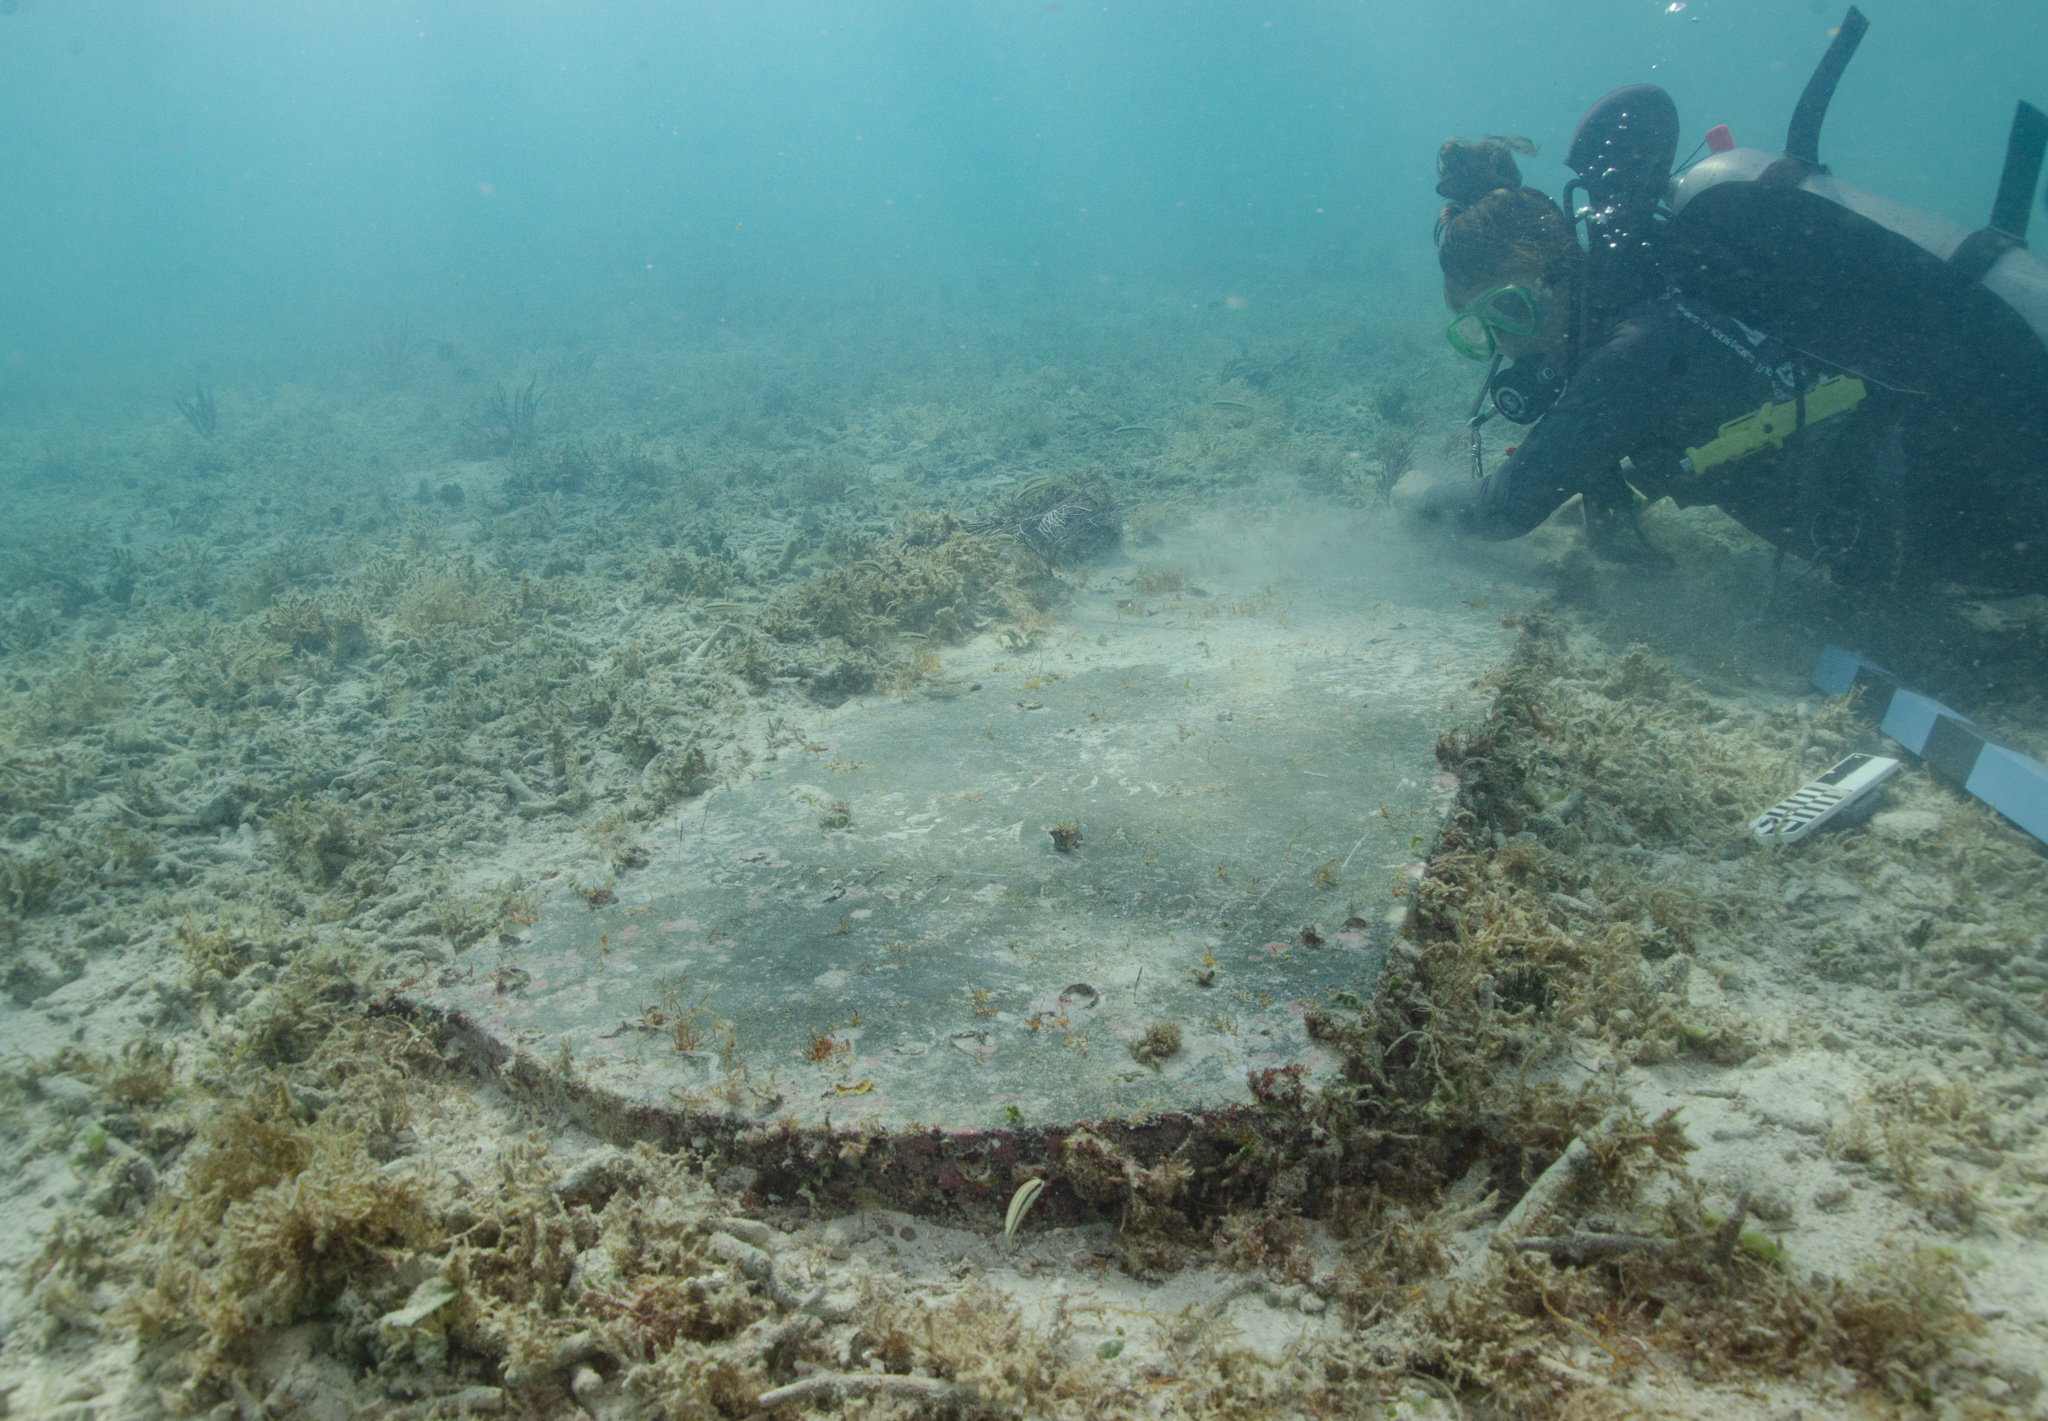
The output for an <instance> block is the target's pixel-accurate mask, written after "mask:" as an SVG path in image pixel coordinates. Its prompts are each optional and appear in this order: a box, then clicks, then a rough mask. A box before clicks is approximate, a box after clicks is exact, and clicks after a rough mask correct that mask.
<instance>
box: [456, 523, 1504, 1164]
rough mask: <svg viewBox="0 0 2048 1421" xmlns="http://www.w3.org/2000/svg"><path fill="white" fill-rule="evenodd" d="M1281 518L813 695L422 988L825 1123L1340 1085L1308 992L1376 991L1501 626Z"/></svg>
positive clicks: (621, 1079)
mask: <svg viewBox="0 0 2048 1421" xmlns="http://www.w3.org/2000/svg"><path fill="white" fill-rule="evenodd" d="M1276 537H1277V535H1275V534H1270V533H1266V534H1261V533H1256V532H1245V531H1241V530H1231V531H1224V530H1214V531H1212V533H1211V536H1210V537H1209V538H1208V539H1206V540H1204V541H1202V542H1201V543H1199V544H1195V545H1191V546H1190V550H1189V562H1188V565H1187V567H1186V570H1185V571H1179V570H1174V569H1173V568H1171V567H1169V568H1167V569H1166V570H1161V569H1160V568H1159V567H1150V568H1140V567H1134V566H1132V565H1124V566H1121V567H1113V568H1110V569H1108V570H1107V571H1103V572H1098V573H1097V574H1096V575H1095V576H1094V578H1092V579H1091V582H1090V584H1089V586H1088V587H1087V588H1086V589H1085V590H1083V591H1082V592H1081V593H1079V594H1078V595H1077V596H1076V598H1075V599H1074V602H1073V604H1072V606H1071V607H1070V608H1068V609H1067V612H1066V618H1065V620H1064V621H1063V622H1062V623H1061V624H1060V626H1059V627H1057V628H1056V629H1055V630H1054V631H1052V632H1050V633H1048V634H1046V635H1045V636H1044V637H1042V638H1041V639H1040V640H1039V641H1038V642H1037V643H1036V644H1034V645H1032V646H1030V647H1028V648H1024V649H1021V650H1017V649H1004V648H998V647H994V646H991V645H990V644H989V643H988V642H982V643H979V644H977V646H976V647H974V648H967V649H964V650H960V651H956V652H953V653H950V654H948V656H947V658H946V675H947V676H948V677H949V678H951V680H950V682H949V683H948V685H947V687H946V688H945V689H944V690H943V691H942V693H941V694H938V695H921V696H920V697H918V698H917V699H912V700H886V699H876V700H867V701H862V702H856V703H849V704H847V705H845V706H843V707H840V708H839V709H837V710H835V711H831V712H820V713H819V714H818V715H817V717H816V718H815V720H814V721H813V722H812V723H810V724H808V725H806V726H805V727H803V730H802V732H801V733H802V739H803V742H804V747H805V748H803V749H792V748H785V749H782V750H781V751H780V752H779V754H778V756H777V758H775V759H773V760H769V761H766V762H759V763H756V764H755V765H753V766H751V767H750V774H751V775H752V776H753V777H752V778H750V779H748V780H747V781H746V782H744V783H742V784H740V785H738V786H737V787H733V788H724V789H719V790H716V791H714V792H712V793H711V794H710V795H708V796H706V797H705V798H704V799H702V800H699V801H695V802H693V803H691V804H690V805H688V806H687V807H686V808H685V809H684V811H683V813H682V815H681V818H680V821H679V822H678V823H675V824H673V825H672V826H670V827H669V828H666V829H663V830H661V831H659V832H655V833H650V834H649V835H648V836H647V839H646V843H647V845H648V847H649V848H650V849H651V850H653V852H654V855H655V857H654V860H653V862H652V863H650V864H649V865H648V866H646V867H644V868H641V869H638V870H635V871H632V872H629V873H625V874H622V875H620V876H619V877H618V879H617V880H616V881H615V882H613V883H611V884H610V885H609V886H608V888H607V890H606V892H603V893H598V894H596V895H595V897H594V899H593V897H591V896H590V895H589V892H588V891H589V890H591V889H594V888H599V887H601V886H602V885H596V884H581V885H571V884H568V883H565V882H561V881H559V880H557V881H555V882H552V883H550V884H549V885H548V892H547V895H546V896H545V897H544V899H543V901H542V904H541V907H540V911H539V916H538V918H537V919H536V921H534V922H533V923H532V924H531V925H530V927H528V928H526V929H525V930H524V932H523V934H522V936H523V939H524V940H522V941H519V942H517V943H516V944H509V943H504V944H500V945H498V946H483V947H478V948H474V949H472V950H471V951H470V952H469V953H468V954H467V955H466V956H465V957H464V958H463V959H462V960H461V962H460V963H459V964H458V965H457V966H456V967H454V968H452V969H450V970H449V971H448V972H446V973H444V974H443V976H442V978H441V980H440V983H439V984H438V985H436V986H433V987H430V988H426V989H424V990H422V991H420V992H418V993H417V994H416V995H417V998H418V1000H420V1001H421V1002H422V1004H424V1005H428V1006H431V1007H435V1008H438V1009H441V1010H445V1011H451V1012H455V1013H459V1014H461V1015H462V1016H463V1017H465V1018H467V1019H468V1020H469V1022H471V1023H472V1024H473V1025H474V1026H475V1027H476V1028H478V1029H480V1030H482V1031H483V1032H485V1033H487V1034H488V1036H489V1037H491V1038H492V1039H493V1040H494V1041H495V1042H497V1043H498V1044H499V1045H500V1046H501V1047H503V1048H504V1049H506V1050H508V1051H511V1052H514V1053H524V1054H526V1055H528V1056H530V1057H532V1058H534V1059H535V1060H536V1061H537V1062H539V1063H541V1064H543V1065H546V1064H556V1065H561V1066H566V1068H567V1069H568V1070H570V1071H572V1072H573V1073H574V1075H575V1076H576V1077H577V1078H578V1079H579V1080H580V1081H581V1082H582V1083H583V1084H584V1085H586V1086H587V1087H589V1088H592V1089H594V1090H597V1091H599V1092H602V1093H604V1094H605V1095H608V1096H611V1097H615V1098H616V1099H617V1101H618V1102H619V1103H620V1104H623V1105H626V1106H628V1107H631V1108H633V1109H636V1110H643V1111H644V1110H653V1111H655V1112H657V1113H659V1114H667V1115H678V1116H688V1115H696V1114H700V1113H701V1114H705V1115H720V1116H731V1115H733V1114H739V1115H742V1116H748V1117H756V1118H760V1117H769V1116H794V1117H795V1119H796V1120H797V1121H798V1122H799V1123H800V1124H802V1125H804V1126H806V1127H812V1126H817V1125H821V1124H829V1125H832V1126H852V1125H854V1124H856V1123H859V1124H864V1125H874V1126H878V1127H880V1128H882V1129H886V1130H890V1131H898V1130H903V1129H906V1128H909V1127H911V1126H914V1125H915V1126H924V1127H940V1128H944V1129H948V1130H971V1131H987V1130H996V1129H1003V1128H1015V1127H1025V1126H1044V1125H1054V1124H1064V1123H1073V1122H1081V1121H1088V1120H1096V1119H1103V1118H1123V1119H1130V1120H1138V1119H1143V1118H1147V1117H1156V1116H1158V1115H1161V1114H1165V1113H1169V1112H1197V1113H1198V1112H1201V1111H1203V1110H1205V1109H1210V1108H1214V1107H1219V1106H1229V1105H1235V1104H1242V1103H1244V1102H1246V1101H1248V1100H1249V1099H1250V1094H1249V1092H1248V1090H1247V1086H1246V1077H1247V1073H1248V1072H1259V1071H1263V1070H1268V1069H1279V1068H1285V1067H1287V1066H1290V1065H1293V1064H1296V1063H1300V1064H1302V1065H1303V1066H1304V1068H1305V1069H1307V1070H1308V1071H1309V1072H1311V1073H1315V1074H1319V1073H1320V1072H1321V1071H1323V1070H1325V1069H1327V1068H1328V1067H1329V1066H1330V1065H1332V1064H1334V1063H1333V1062H1331V1061H1329V1060H1325V1059H1322V1057H1323V1056H1324V1055H1325V1054H1326V1053H1324V1052H1323V1051H1322V1048H1320V1047H1318V1046H1317V1045H1315V1044H1314V1043H1313V1042H1311V1041H1310V1040H1309V1038H1308V1035H1307V1033H1306V1031H1305V1029H1304V1026H1303V1019H1304V1014H1305V1013H1306V1011H1307V1010H1308V1009H1309V1008H1310V1007H1312V1006H1314V1005H1316V1004H1317V1003H1319V1002H1321V1001H1324V1000H1327V998H1328V997H1329V995H1330V994H1331V993H1335V992H1352V993H1356V994H1359V995H1367V994H1369V993H1370V992H1371V991H1372V989H1373V987H1374V985H1375V983H1376V981H1377V977H1378V973H1379V970H1380V966H1381V963H1382V961H1383V960H1384V955H1385V938H1386V936H1387V934H1388V933H1389V932H1390V931H1391V930H1392V927H1393V925H1395V924H1397V923H1398V922H1399V920H1400V916H1401V914H1402V911H1403V909H1404V907H1405V900H1404V899H1403V898H1402V896H1401V892H1402V890H1403V888H1404V887H1405V886H1406V884H1408V883H1409V882H1412V880H1413V876H1414V875H1415V873H1416V871H1417V870H1418V869H1419V855H1420V854H1421V852H1422V851H1423V850H1424V849H1426V847H1427V845H1428V843H1429V842H1430V840H1431V839H1432V838H1433V837H1434V835H1435V833H1436V830H1437V827H1438V826H1439V824H1440V823H1441V820H1442V816H1443V814H1444V812H1445V811H1446V809H1447V807H1448V805H1449V803H1450V799H1451V797H1452V795H1453V794H1454V792H1455V788H1456V786H1455V782H1454V781H1452V780H1451V779H1450V777H1448V776H1445V775H1443V774H1441V773H1440V772H1439V770H1438V767H1437V764H1436V762H1435V757H1434V753H1433V752H1434V747H1435V744H1436V740H1437V736H1438V735H1439V733H1440V732H1441V731H1442V730H1443V728H1444V727H1445V726H1446V725H1448V724H1452V723H1455V722H1457V721H1458V720H1460V719H1465V718H1470V717H1472V716H1474V715H1476V714H1479V713H1481V712H1482V711H1483V705H1484V702H1483V697H1482V695H1481V694H1480V693H1477V692H1475V690H1474V687H1473V682H1474V679H1475V677H1477V676H1478V675H1479V674H1480V673H1482V672H1483V671H1484V670H1485V669H1486V668H1487V667H1489V666H1491V665H1493V664H1495V663H1497V662H1498V661H1499V660H1500V659H1501V658H1502V656H1503V655H1504V654H1505V653H1506V651H1507V649H1508V647H1509V645H1510V642H1509V637H1510V633H1508V632H1506V631H1505V630H1503V628H1502V626H1501V624H1500V617H1501V613H1500V609H1499V608H1497V607H1495V606H1493V605H1492V599H1491V598H1490V597H1488V596H1483V595H1482V596H1473V595H1472V593H1473V591H1474V590H1475V589H1474V588H1471V587H1461V586H1459V585H1458V583H1457V581H1456V574H1455V572H1445V571H1443V570H1441V569H1439V570H1437V571H1435V572H1432V573H1427V574H1418V573H1417V572H1416V571H1415V570H1414V568H1413V567H1412V566H1407V567H1404V566H1403V565H1402V563H1401V561H1400V560H1399V559H1397V558H1395V557H1394V556H1393V553H1392V550H1391V548H1390V547H1389V546H1388V545H1387V544H1386V543H1385V541H1384V540H1385V539H1386V537H1387V535H1385V534H1383V533H1382V534H1377V535H1375V534H1374V533H1373V532H1372V531H1371V530H1370V529H1367V530H1366V531H1363V532H1358V533H1354V534H1352V535H1338V534H1335V533H1331V534H1326V535H1321V536H1320V537H1317V536H1310V537H1309V538H1308V539H1307V540H1306V542H1305V543H1302V544H1301V545H1300V546H1299V547H1297V545H1296V544H1294V543H1286V544H1282V545H1278V546H1273V545H1270V544H1271V543H1272V540H1273V539H1275V538H1276ZM1262 539H1263V540H1265V541H1261V540H1262ZM1375 544H1378V546H1375ZM1290 549H1293V550H1294V552H1295V554H1296V555H1295V556H1292V557H1289V556H1288V553H1289V550H1290ZM1304 549H1305V550H1306V551H1304ZM1233 550H1234V552H1235V556H1231V557H1229V558H1228V560H1227V562H1226V561H1225V560H1224V558H1225V555H1226V554H1230V553H1232V552H1233ZM1168 551H1170V550H1168ZM1309 553H1314V554H1315V555H1314V556H1309ZM1229 563H1235V564H1236V565H1238V566H1239V567H1241V568H1245V569H1248V570H1247V571H1243V572H1233V571H1232V569H1231V566H1230V565H1228V564H1229ZM1276 567H1277V568H1287V569H1291V571H1288V572H1286V573H1285V574H1284V575H1280V576H1277V577H1276V575H1275V573H1274V571H1273V569H1274V568H1276ZM1308 569H1314V571H1310V570H1308ZM1176 583H1177V584H1178V585H1175V584H1176ZM1148 587H1149V588H1152V589H1154V590H1151V591H1149V592H1148V591H1147V590H1146V589H1147V588H1148ZM969 687H973V689H969ZM1061 824H1070V825H1073V826H1075V827H1077V828H1078V831H1079V834H1080V840H1079V842H1078V843H1077V844H1075V845H1074V846H1072V847H1071V848H1070V849H1067V850H1062V849H1060V848H1058V847H1056V846H1055V843H1054V840H1053V837H1052V835H1051V833H1050V832H1049V831H1050V830H1051V828H1053V827H1054V826H1057V825H1061ZM1148 1030H1150V1031H1152V1033H1153V1034H1152V1043H1153V1049H1151V1050H1149V1051H1147V1050H1145V1049H1144V1046H1143V1043H1144V1041H1145V1038H1146V1033H1147V1032H1148ZM1176 1038H1177V1039H1176ZM1134 1045H1137V1046H1138V1047H1139V1049H1138V1050H1137V1051H1135V1052H1134V1050H1133V1047H1134ZM565 1051H566V1055H564V1054H563V1053H564V1052H565Z"/></svg>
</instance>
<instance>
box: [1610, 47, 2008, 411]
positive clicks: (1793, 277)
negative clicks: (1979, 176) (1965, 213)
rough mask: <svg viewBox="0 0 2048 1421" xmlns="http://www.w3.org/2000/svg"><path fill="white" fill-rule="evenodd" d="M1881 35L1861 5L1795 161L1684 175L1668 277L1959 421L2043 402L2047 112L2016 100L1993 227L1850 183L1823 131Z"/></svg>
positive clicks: (1822, 359) (1812, 84) (1834, 56)
mask: <svg viewBox="0 0 2048 1421" xmlns="http://www.w3.org/2000/svg"><path fill="white" fill-rule="evenodd" d="M1868 28H1869V22H1868V21H1867V20H1865V19H1864V17H1863V15H1862V13H1861V12H1860V11H1858V10H1856V9H1855V8H1853V7H1852V8H1851V9H1850V10H1849V13H1848V15H1847V16H1846V17H1845V18H1844V20H1843V21H1842V24H1841V26H1840V28H1839V29H1838V30H1837V32H1836V36H1835V40H1834V42H1833V43H1832V44H1831V45H1830V46H1829V48H1828V52H1827V54H1826V56H1825V57H1824V58H1823V59H1822V60H1821V63H1820V66H1819V67H1818V68H1817V69H1816V70H1815V71H1814V74H1813V77H1812V78H1811V79H1810V80H1809V81H1808V83H1807V86H1806V89H1805V91H1804V92H1803V93H1802V94H1801V96H1800V100H1799V104H1798V106H1797V108H1796V109H1795V110H1794V112H1793V116H1792V122H1791V124H1790V126H1789V128H1788V131H1787V133H1786V138H1785V152H1784V154H1783V155H1782V156H1777V157H1773V156H1772V155H1770V154H1768V153H1763V152H1759V151H1757V150H1756V149H1751V148H1734V147H1729V148H1727V149H1725V151H1717V152H1713V153H1710V154H1709V155H1708V156H1707V157H1706V158H1704V159H1702V160H1701V161H1700V162H1698V163H1696V164H1694V165H1692V166H1691V167H1689V168H1687V169H1685V170H1684V171H1683V172H1681V173H1680V174H1678V175H1677V176H1676V177H1675V178H1672V179H1671V180H1670V184H1669V188H1668V190H1667V193H1666V195H1665V199H1664V201H1665V207H1666V209H1667V210H1668V212H1669V213H1670V216H1669V218H1668V219H1667V220H1666V221H1665V222H1664V223H1663V227H1664V233H1663V240H1661V241H1660V242H1659V243H1658V246H1659V247H1660V248H1661V258H1662V265H1663V269H1664V272H1665V274H1666V276H1667V277H1668V279H1669V280H1670V281H1671V282H1672V283H1673V284H1675V285H1676V286H1678V287H1679V288H1680V289H1681V290H1684V291H1686V292H1687V293H1690V294H1694V295H1697V296H1698V297H1699V298H1700V299H1701V300H1703V301H1707V302H1709V303H1711V304H1713V305H1714V306H1716V307H1718V308H1719V309H1721V310H1723V311H1726V312H1727V313H1728V314H1729V315H1732V316H1734V317H1736V318H1737V319H1738V320H1741V321H1743V322H1745V323H1747V324H1749V325H1752V326H1755V327H1757V328H1759V329H1762V330H1767V331H1769V332H1771V333H1772V334H1773V335H1775V336H1777V337H1778V338H1780V339H1781V340H1783V341H1785V342H1786V343H1787V344H1788V345H1791V346H1792V347H1794V348H1795V349H1797V350H1798V351H1800V352H1801V353H1802V354H1804V355H1806V356H1807V357H1809V358H1811V359H1813V360H1814V361H1815V362H1817V364H1818V366H1819V367H1820V368H1824V369H1833V370H1836V371H1839V372H1843V373H1851V374H1856V375H1859V376H1862V377H1864V378H1866V379H1868V380H1870V381H1872V382H1873V383H1875V384H1877V385H1879V386H1881V387H1885V388H1891V389H1896V390H1899V391H1902V392H1907V393H1912V394H1918V395H1924V396H1926V397H1928V398H1933V399H1939V400H1943V401H1945V402H1947V403H1949V404H1950V405H1952V406H1953V409H1952V411H1951V412H1952V414H1953V415H1954V416H1955V419H1956V423H1957V424H1958V426H1959V427H1962V428H1971V427H1973V426H1972V421H1973V420H1974V419H1978V418H1983V417H1990V418H1994V419H1995V418H1999V417H2000V416H2001V413H2002V414H2003V416H2004V417H2005V418H2010V417H2011V414H2012V412H2013V411H2014V410H2015V409H2028V408H2038V407H2040V406H2041V405H2043V404H2044V403H2048V265H2044V264H2043V263H2042V261H2041V260H2040V259H2039V258H2038V257H2036V256H2034V255H2033V253H2031V252H2029V251H2028V250H2027V245H2026V230H2027V218H2028V215H2029V211H2030V209H2031V207H2032V203H2033V190H2034V184H2035V182H2036V181H2037V180H2038V178H2039V176H2040V172H2041V164H2042V157H2043V150H2044V147H2048V115H2043V114H2042V112H2041V111H2040V110H2039V109H2036V108H2035V107H2034V106H2033V105H2031V104H2028V103H2025V102H2022V103H2020V105H2019V106H2018V111H2017V113H2016V114H2015V116H2014V119H2013V127H2012V132H2011V135H2010V138H2009V141H2008V144H2007V149H2006V160H2005V169H2004V172H2003V174H2002V176H2001V181H2000V184H1999V189H1998V197H1997V199H1996V201H1995V202H1994V203H1993V206H1992V215H1991V221H1990V222H1989V224H1987V225H1986V226H1984V227H1981V228H1978V229H1977V230H1976V231H1974V232H1973V231H1970V230H1969V229H1967V228H1964V227H1962V226H1959V225H1958V224H1956V223H1953V222H1949V221H1947V220H1946V219H1944V218H1940V217H1937V216H1934V215H1933V214H1931V213H1926V212H1921V211H1919V210H1917V209H1915V208H1911V207H1907V206H1906V205H1905V204H1903V203H1899V202H1894V201H1892V200H1891V199H1889V198H1886V197H1882V196H1879V195H1878V194H1876V193H1872V192H1867V191H1865V190H1864V189H1862V188H1858V187H1855V186H1852V185H1851V184H1849V183H1845V182H1843V181H1841V180H1840V179H1839V178H1836V177H1835V176H1834V175H1833V174H1832V173H1830V172H1829V171H1828V169H1827V167H1826V165H1825V164H1823V163H1822V162H1821V161H1820V151H1819V144H1820V129H1821V122H1822V120H1823V119H1824V118H1825V116H1826V113H1827V107H1828V101H1829V100H1830V98H1832V96H1833V94H1834V89H1835V85H1836V83H1837V81H1838V80H1839V79H1840V78H1841V75H1842V71H1843V70H1844V69H1845V68H1846V67H1847V65H1848V62H1849V59H1850V57H1851V56H1852V55H1854V53H1855V52H1856V47H1857V45H1858V44H1859V43H1860V42H1861V40H1862V38H1863V34H1864V32H1865V30H1867V29H1868ZM1596 109H1597V106H1596ZM1644 181H1647V179H1646V178H1645V179H1644Z"/></svg>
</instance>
